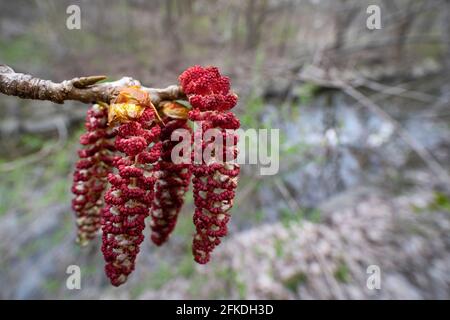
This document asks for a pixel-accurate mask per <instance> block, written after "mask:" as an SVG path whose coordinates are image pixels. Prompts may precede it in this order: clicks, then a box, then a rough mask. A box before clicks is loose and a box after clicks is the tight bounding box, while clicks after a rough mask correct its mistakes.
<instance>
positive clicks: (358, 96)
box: [300, 67, 450, 187]
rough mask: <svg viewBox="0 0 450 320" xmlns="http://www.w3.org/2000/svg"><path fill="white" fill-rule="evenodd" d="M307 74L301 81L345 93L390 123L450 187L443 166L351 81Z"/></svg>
mask: <svg viewBox="0 0 450 320" xmlns="http://www.w3.org/2000/svg"><path fill="white" fill-rule="evenodd" d="M305 71H306V72H302V73H301V74H300V79H301V80H305V81H311V82H314V83H316V84H319V85H321V86H324V87H329V88H336V89H340V90H342V91H343V92H345V93H346V94H347V95H349V96H350V97H352V98H354V99H355V100H356V101H358V102H359V103H360V104H361V105H363V106H364V107H366V108H368V109H369V110H370V111H372V112H373V113H375V114H377V115H378V116H379V117H380V118H382V119H383V120H385V121H387V122H389V123H390V124H391V125H392V126H393V127H394V129H395V131H396V132H397V133H398V134H399V136H400V137H401V138H402V139H403V141H405V142H406V143H407V144H408V145H409V146H410V147H411V148H412V149H413V150H414V151H415V152H416V153H417V154H418V155H419V157H420V158H421V159H422V160H423V161H424V162H425V163H426V164H427V166H428V167H429V168H430V169H431V171H432V172H433V173H434V174H435V176H436V177H437V179H438V180H439V181H441V182H442V183H443V184H444V185H446V186H447V187H450V175H449V174H448V172H447V171H446V170H445V169H444V168H443V167H442V166H441V164H440V163H439V162H438V161H437V160H436V159H435V158H434V156H433V155H432V154H431V153H430V151H428V150H427V149H426V148H425V147H424V146H423V145H422V144H421V143H420V142H419V141H417V139H415V138H414V137H413V136H412V135H411V134H410V133H409V132H408V131H407V130H406V129H404V128H403V127H402V125H401V123H400V122H398V121H397V120H396V119H394V118H392V117H391V116H390V115H389V114H388V113H387V112H385V111H384V110H383V109H382V108H381V107H380V106H378V105H377V104H376V103H375V102H373V101H372V100H371V99H369V98H368V97H367V96H365V95H364V94H362V93H361V92H360V91H358V90H356V89H355V88H354V87H353V86H352V85H351V84H350V83H352V81H350V80H347V79H346V80H343V79H342V78H340V77H338V76H337V72H334V71H336V70H334V71H332V72H325V71H324V70H322V69H319V68H316V67H311V68H307V69H305Z"/></svg>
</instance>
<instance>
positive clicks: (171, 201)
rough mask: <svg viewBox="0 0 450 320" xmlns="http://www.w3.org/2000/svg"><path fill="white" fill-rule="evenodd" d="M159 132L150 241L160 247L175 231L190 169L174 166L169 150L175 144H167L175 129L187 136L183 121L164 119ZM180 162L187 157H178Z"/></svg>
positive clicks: (188, 164)
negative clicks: (160, 146) (183, 131)
mask: <svg viewBox="0 0 450 320" xmlns="http://www.w3.org/2000/svg"><path fill="white" fill-rule="evenodd" d="M164 122H165V125H163V126H162V129H161V143H162V153H161V159H160V161H159V162H158V163H157V164H156V166H155V177H156V178H157V181H156V184H155V197H154V200H153V204H152V214H151V215H152V220H151V222H150V225H151V228H152V235H151V239H152V241H153V242H154V243H155V244H156V245H158V246H160V245H162V244H163V243H164V242H166V240H167V238H168V237H169V235H170V233H171V232H172V231H173V229H174V228H175V224H176V222H177V218H178V214H179V213H180V210H181V207H182V206H183V203H184V194H185V193H186V191H187V190H188V187H189V183H190V181H191V165H190V163H189V162H187V163H186V162H181V163H174V162H173V161H172V150H173V148H174V146H175V145H177V144H178V142H177V141H172V140H171V135H172V133H173V132H174V131H175V130H177V129H184V130H187V131H189V132H191V131H192V130H191V128H190V127H189V126H188V125H187V121H186V120H183V119H172V120H171V119H170V118H165V119H164ZM179 156H180V157H181V158H183V157H186V156H190V155H179Z"/></svg>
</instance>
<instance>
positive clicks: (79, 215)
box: [72, 104, 115, 245]
mask: <svg viewBox="0 0 450 320" xmlns="http://www.w3.org/2000/svg"><path fill="white" fill-rule="evenodd" d="M107 120H108V110H107V108H105V107H103V106H101V105H99V104H94V105H92V107H91V108H90V109H89V110H88V112H87V116H86V123H85V127H86V130H87V132H86V133H85V134H83V135H82V136H81V137H80V143H81V145H82V146H83V148H82V149H80V150H79V151H78V156H79V160H78V162H77V163H76V167H75V172H74V175H73V185H72V192H73V194H74V195H75V196H74V198H73V200H72V208H73V210H74V211H75V213H76V223H77V242H78V243H79V244H80V245H86V244H87V243H88V242H89V241H90V240H92V239H93V238H95V236H96V235H97V234H98V231H99V229H100V220H101V214H100V213H101V208H102V206H103V201H102V195H103V192H104V190H105V188H106V185H107V179H106V177H107V175H108V173H109V172H111V168H112V167H111V166H112V163H113V152H114V151H115V147H114V143H113V141H112V139H113V138H114V135H115V132H114V131H113V130H112V129H111V128H109V127H108V124H107Z"/></svg>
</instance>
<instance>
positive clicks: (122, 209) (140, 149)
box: [102, 108, 161, 286]
mask: <svg viewBox="0 0 450 320" xmlns="http://www.w3.org/2000/svg"><path fill="white" fill-rule="evenodd" d="M156 122H157V121H156V114H155V112H154V110H153V109H152V108H146V109H145V111H144V112H143V114H142V115H141V116H140V117H139V119H135V120H131V121H129V122H127V123H122V124H120V126H119V127H118V129H117V137H116V141H115V146H116V148H117V150H118V151H120V152H121V156H119V157H118V158H117V159H116V161H115V162H114V166H115V168H116V169H117V173H115V174H109V176H108V180H109V182H110V184H111V188H110V189H109V190H108V191H107V192H106V194H105V202H106V207H105V208H104V210H103V212H102V230H103V245H102V252H103V255H104V258H105V261H106V266H105V272H106V275H107V276H108V278H109V279H110V281H111V284H113V285H114V286H119V285H121V284H122V283H124V282H125V281H126V280H127V277H128V275H129V274H130V273H131V272H132V271H133V270H134V266H135V260H136V256H137V254H138V253H139V246H140V244H141V243H142V241H143V239H144V236H143V234H142V232H143V230H144V228H145V223H144V220H145V218H146V217H147V216H148V215H149V208H150V207H151V204H152V202H153V195H154V191H153V188H154V184H155V180H156V178H155V176H154V174H153V171H154V165H155V163H156V162H157V160H158V159H159V157H160V153H161V143H160V142H158V140H159V135H160V131H161V128H160V127H159V125H157V124H156Z"/></svg>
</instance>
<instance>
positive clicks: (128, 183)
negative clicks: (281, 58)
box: [72, 66, 239, 286]
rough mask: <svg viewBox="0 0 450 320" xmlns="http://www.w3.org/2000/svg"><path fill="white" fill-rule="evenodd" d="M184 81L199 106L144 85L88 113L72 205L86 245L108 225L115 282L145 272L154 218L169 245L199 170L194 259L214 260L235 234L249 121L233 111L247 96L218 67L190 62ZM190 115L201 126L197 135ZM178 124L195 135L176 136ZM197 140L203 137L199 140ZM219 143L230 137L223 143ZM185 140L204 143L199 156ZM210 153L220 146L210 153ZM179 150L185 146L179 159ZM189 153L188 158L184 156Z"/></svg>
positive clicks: (106, 245) (106, 242) (158, 235)
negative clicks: (240, 156)
mask: <svg viewBox="0 0 450 320" xmlns="http://www.w3.org/2000/svg"><path fill="white" fill-rule="evenodd" d="M179 80H180V84H181V88H182V89H183V91H184V93H185V94H186V96H187V97H188V100H189V102H190V104H191V106H192V108H191V109H190V111H189V108H188V107H187V106H184V105H183V104H180V103H178V102H177V101H162V102H159V104H158V105H156V106H154V105H153V104H152V102H151V100H150V97H149V94H148V93H147V92H146V91H145V90H143V89H142V88H140V87H138V86H133V87H128V88H124V89H123V90H122V91H121V92H120V93H119V95H118V96H117V98H116V99H114V101H112V103H111V104H110V105H109V106H106V105H100V104H95V105H94V106H93V107H92V108H91V109H90V110H89V111H88V116H87V121H86V128H87V133H86V134H84V135H83V136H82V137H81V139H80V142H81V144H82V145H83V146H84V147H83V148H82V150H80V151H79V157H80V160H79V161H78V162H77V165H76V170H75V173H74V184H73V187H72V191H73V193H74V194H75V197H74V199H73V202H72V206H73V208H74V210H75V211H76V214H77V225H78V241H79V242H80V243H82V244H85V243H87V241H88V240H90V239H92V238H93V237H94V236H95V235H96V234H97V232H98V231H99V229H100V227H101V229H102V252H103V255H104V258H105V262H106V266H105V271H106V275H107V276H108V277H109V279H110V281H111V283H112V284H113V285H115V286H118V285H121V284H123V283H124V282H125V281H126V280H127V278H128V276H129V274H130V273H131V272H132V271H133V270H134V268H135V262H136V257H137V254H138V253H139V250H140V245H141V243H142V241H143V239H144V235H143V231H144V229H145V220H146V218H147V217H149V216H150V217H149V224H150V228H151V239H152V241H153V242H154V243H155V244H156V245H158V246H159V245H162V244H163V243H164V242H166V241H167V239H168V238H169V236H170V234H171V232H172V231H173V229H174V227H175V225H176V222H177V217H178V214H179V213H180V210H181V208H182V206H183V202H184V199H183V198H184V195H185V193H186V191H187V190H188V186H189V183H190V179H191V175H192V174H194V178H193V187H194V190H193V193H194V204H195V213H194V217H193V221H194V224H195V227H196V233H195V235H194V240H193V248H192V250H193V254H194V259H195V260H196V261H197V262H198V263H202V264H203V263H207V262H208V261H209V259H210V253H211V251H212V250H213V249H214V247H215V246H217V245H218V244H219V243H220V238H221V237H223V236H225V235H226V234H227V226H226V224H227V222H228V221H229V218H230V215H229V213H228V211H229V210H230V208H231V207H232V205H233V198H234V190H235V188H236V186H237V177H238V174H239V166H238V165H237V164H236V163H235V161H234V160H235V159H236V156H237V148H236V144H237V136H236V133H235V132H234V130H235V129H237V128H239V120H238V119H237V118H236V117H235V115H234V114H233V113H231V112H230V111H229V110H230V109H231V108H232V107H234V105H235V104H236V102H237V96H236V95H235V94H234V93H232V92H231V91H230V82H229V79H228V78H226V77H223V76H221V75H220V73H219V71H218V69H217V68H214V67H209V68H202V67H199V66H195V67H192V68H189V69H188V70H186V71H185V72H184V73H183V74H182V75H181V76H180V78H179ZM188 120H191V121H195V122H197V121H199V122H200V125H199V126H198V129H197V130H196V131H195V133H194V137H192V130H191V128H190V126H189V124H188ZM209 129H215V130H217V132H218V133H219V138H217V137H215V138H214V139H209V140H208V139H204V138H205V136H206V135H204V132H206V131H207V130H209ZM177 130H184V132H185V133H186V132H187V136H186V135H183V134H181V135H179V136H180V137H182V141H180V139H174V135H173V134H174V133H175V131H177ZM185 139H187V140H185ZM197 139H200V140H199V141H200V142H199V143H195V141H196V140H197ZM203 139H204V141H203ZM217 139H219V140H223V143H220V144H218V145H219V146H220V147H219V148H217V146H216V145H217V143H218V141H217ZM181 142H184V144H187V145H188V146H189V147H191V146H192V144H193V143H194V150H193V152H192V150H190V149H189V150H187V151H186V150H185V149H183V148H181V149H180V148H178V147H179V145H178V144H179V143H181ZM176 147H177V149H176ZM211 147H212V148H211ZM214 147H216V148H214ZM209 149H211V150H214V151H213V152H212V153H210V157H208V158H206V159H204V158H203V154H204V152H205V151H206V150H209ZM174 151H177V152H175V153H180V152H181V154H177V155H176V156H177V157H178V160H177V161H175V159H174ZM198 156H200V161H198V159H199V158H198ZM180 158H181V159H184V160H183V161H181V162H180V161H179V159H180ZM191 160H194V162H193V163H191ZM107 186H108V190H107V191H105V189H106V188H107ZM102 196H103V197H102Z"/></svg>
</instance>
